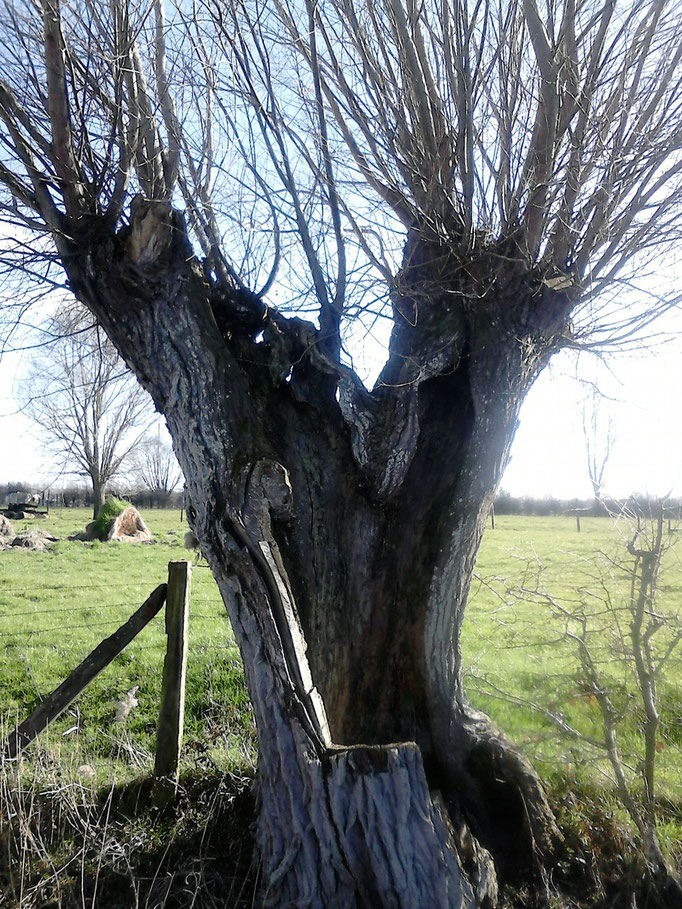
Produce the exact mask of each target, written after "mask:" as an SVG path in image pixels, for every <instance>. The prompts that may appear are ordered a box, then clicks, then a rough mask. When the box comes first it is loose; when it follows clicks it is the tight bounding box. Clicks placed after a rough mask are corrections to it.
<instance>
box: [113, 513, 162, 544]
mask: <svg viewBox="0 0 682 909" xmlns="http://www.w3.org/2000/svg"><path fill="white" fill-rule="evenodd" d="M151 539H152V534H151V531H150V530H149V528H148V527H147V525H146V524H145V522H144V521H143V520H142V517H141V516H140V512H139V511H138V510H137V508H135V507H134V506H132V505H131V506H130V507H129V508H126V509H125V511H122V512H121V514H119V515H117V517H116V518H115V519H114V522H113V524H112V525H111V529H110V530H109V533H108V535H107V540H115V541H118V542H120V543H148V542H150V541H151Z"/></svg>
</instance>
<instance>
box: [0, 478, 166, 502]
mask: <svg viewBox="0 0 682 909" xmlns="http://www.w3.org/2000/svg"><path fill="white" fill-rule="evenodd" d="M11 492H32V493H38V494H40V495H41V496H43V504H45V505H49V506H50V507H51V508H91V507H93V505H94V497H93V492H92V489H90V488H86V487H85V486H79V485H77V484H72V485H69V486H60V487H59V488H58V489H57V488H56V487H53V488H51V489H41V488H40V486H39V485H36V484H30V483H24V482H7V483H0V503H2V502H4V501H5V498H6V496H7V495H9V493H11ZM107 495H112V496H115V497H116V498H119V499H125V500H126V501H128V502H132V504H133V505H135V506H136V507H137V508H182V497H183V493H182V488H180V489H174V490H173V491H171V492H167V491H165V490H163V489H140V488H137V487H127V486H125V484H121V485H120V486H112V487H111V488H110V489H107Z"/></svg>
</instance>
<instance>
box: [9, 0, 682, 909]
mask: <svg viewBox="0 0 682 909" xmlns="http://www.w3.org/2000/svg"><path fill="white" fill-rule="evenodd" d="M169 10H170V11H169ZM169 10H167V9H166V8H165V7H164V5H163V3H162V2H161V0H151V2H150V3H148V4H147V3H143V4H134V5H133V4H128V3H127V2H126V0H111V2H110V3H109V4H108V5H107V6H102V5H100V4H95V3H93V2H90V0H83V2H82V3H79V4H76V5H72V6H66V5H64V6H61V5H60V3H59V2H58V0H41V2H40V3H38V4H34V3H33V2H29V0H15V2H13V3H11V2H10V3H7V4H6V5H5V9H4V11H3V13H2V17H1V23H0V27H1V29H2V36H3V52H2V58H1V60H0V70H1V77H0V120H1V121H2V130H1V132H0V142H1V143H2V156H1V157H0V183H2V185H3V187H4V196H3V200H2V211H3V213H4V216H5V218H6V219H7V220H8V221H9V222H10V223H11V224H12V225H17V228H16V229H19V228H20V229H21V231H22V235H21V236H22V238H25V239H22V245H21V247H20V248H19V250H18V251H17V250H16V249H8V250H7V251H6V253H5V256H4V261H6V263H7V265H8V266H9V267H13V266H14V267H17V268H23V269H24V270H26V271H28V272H30V273H31V276H32V278H33V279H34V280H35V279H37V278H39V279H41V280H51V281H55V282H61V281H63V280H64V275H65V276H66V282H67V283H68V286H69V287H70V289H71V290H72V292H73V293H74V294H75V296H76V297H77V298H78V299H79V300H80V301H81V302H82V303H84V304H85V305H86V306H87V308H88V309H89V310H90V311H91V312H92V313H93V314H94V315H95V316H96V317H97V319H98V320H99V321H100V323H101V324H102V326H103V327H104V329H105V330H106V332H107V334H108V335H109V336H110V337H111V339H112V340H113V342H114V343H115V344H116V346H117V348H118V350H119V351H120V353H121V355H122V356H123V357H124V359H125V361H126V362H127V363H128V364H129V365H130V367H131V368H132V369H133V371H134V372H135V373H136V374H137V376H138V377H139V379H140V381H141V382H142V384H143V385H144V386H145V387H146V388H147V390H148V391H149V392H150V393H151V395H152V397H153V398H154V401H155V404H156V406H157V408H158V409H159V410H160V411H161V412H162V413H163V414H164V415H165V417H166V420H167V424H168V427H169V430H170V433H171V436H172V438H173V442H174V448H175V452H176V454H177V457H178V460H179V462H180V464H181V467H182V470H183V473H184V475H185V477H186V481H187V494H188V499H189V503H190V507H189V508H188V514H189V516H190V519H191V522H192V527H193V530H194V532H195V533H196V536H197V538H198V539H199V541H200V544H201V547H202V551H203V552H204V553H205V555H206V556H207V558H208V561H209V563H210V565H211V568H212V570H213V573H214V575H215V577H216V580H217V582H218V585H219V587H220V590H221V592H222V595H223V598H224V600H225V604H226V607H227V609H228V612H229V614H230V618H231V620H232V624H233V627H234V630H235V636H236V638H237V641H238V643H239V645H240V648H241V652H242V656H243V659H244V664H245V671H246V677H247V683H248V686H249V692H250V695H251V699H252V702H253V706H254V713H255V717H256V722H257V726H258V731H259V740H260V757H259V795H260V814H259V822H258V830H257V840H258V844H259V848H260V850H261V854H262V859H263V882H264V894H265V898H266V900H268V899H269V900H270V902H275V903H277V904H280V905H298V906H319V907H328V906H332V905H338V906H355V905H377V906H403V907H410V909H414V907H420V906H424V907H426V906H429V907H433V906H443V907H444V906H448V907H449V906H472V905H477V906H483V905H489V904H492V903H494V902H495V899H496V893H497V876H498V875H499V876H501V877H502V878H503V879H507V880H508V879H511V878H513V877H514V876H516V877H522V878H525V879H527V880H534V881H535V882H537V881H538V879H539V876H541V872H542V866H543V865H544V864H546V863H547V862H548V861H550V860H551V855H552V851H553V844H554V842H555V837H556V827H555V824H554V821H553V818H552V815H551V812H550V810H549V806H548V804H547V802H546V799H545V797H544V794H543V791H542V787H541V785H540V782H539V780H538V778H537V776H536V774H535V773H534V772H533V770H532V768H531V767H530V765H529V764H528V762H527V761H526V760H525V759H524V758H523V757H522V756H521V755H520V754H518V753H517V752H516V750H515V749H514V748H513V747H512V746H511V744H510V743H509V742H508V741H506V739H505V738H504V737H503V736H502V735H500V733H499V732H497V731H496V730H495V729H494V728H493V727H492V726H491V724H490V723H489V721H488V720H487V719H486V718H485V717H484V716H482V715H481V714H480V713H477V712H476V711H474V710H472V709H471V707H470V706H469V704H468V701H467V698H466V694H465V691H464V687H463V669H462V658H461V651H460V629H461V625H462V621H463V618H464V610H465V605H466V600H467V594H468V591H469V586H470V582H471V574H472V570H473V565H474V562H475V558H476V553H477V551H478V546H479V543H480V539H481V535H482V531H483V526H484V522H485V517H486V515H487V514H488V512H489V509H490V505H491V502H492V497H493V495H494V491H495V488H496V486H497V483H498V481H499V478H500V476H501V473H502V470H503V469H504V466H505V463H506V461H507V457H508V452H509V447H510V444H511V440H512V438H513V435H514V430H515V427H516V422H517V416H518V412H519V407H520V405H521V402H522V401H523V398H524V396H525V394H526V392H527V391H528V388H529V387H530V386H531V384H532V383H533V381H534V380H535V378H536V377H537V375H538V374H539V372H540V371H541V370H542V368H543V367H544V366H545V364H546V363H547V362H548V360H549V359H550V357H551V356H552V355H553V354H554V353H555V352H556V351H558V350H560V349H562V348H565V347H566V346H580V345H583V346H587V345H595V344H604V343H607V342H608V343H611V344H618V345H623V344H625V343H628V341H629V340H630V339H631V338H632V337H634V336H636V335H637V333H638V332H639V333H641V330H643V329H644V328H645V327H646V326H647V325H648V324H649V323H650V322H651V320H652V319H654V318H655V317H656V316H657V315H659V314H660V313H661V312H663V311H665V310H666V308H668V307H670V306H671V305H673V304H674V303H675V302H676V299H677V298H676V297H673V296H670V297H662V296H655V295H653V294H651V293H650V294H649V295H648V296H647V298H646V300H645V302H642V300H641V298H637V297H627V296H625V295H624V294H623V288H624V287H628V286H629V284H630V282H632V280H634V278H633V276H634V275H635V274H637V273H639V274H641V273H642V271H643V269H644V266H645V264H647V263H649V262H653V261H655V260H656V259H657V257H659V256H660V255H661V254H662V253H663V252H664V251H665V249H666V248H668V247H669V246H670V244H672V243H674V242H676V241H677V240H678V239H679V237H680V229H681V228H682V220H681V219H680V198H681V196H682V180H681V179H680V176H681V174H682V155H681V154H680V150H681V148H682V127H681V126H680V123H682V118H681V117H680V103H681V101H682V86H681V82H680V78H681V75H682V68H681V67H680V59H681V57H682V22H680V17H679V15H678V13H677V10H676V8H675V4H674V3H673V2H666V0H647V2H639V3H634V2H625V3H616V2H615V0H583V2H581V0H559V2H554V0H552V2H549V0H548V2H546V3H544V2H543V3H538V2H536V0H511V2H497V0H480V2H462V3H456V4H455V3H451V2H449V0H441V2H435V0H433V2H431V0H427V2H424V3H422V4H416V3H413V2H412V0H327V2H326V3H321V4H315V3H313V2H312V0H304V2H302V3H288V2H287V0H278V2H275V3H272V4H261V3H260V2H258V0H231V2H226V3H218V2H214V0H198V2H197V3H196V4H195V5H194V6H193V7H191V8H190V7H188V6H187V5H186V4H183V3H178V4H177V5H176V6H169ZM167 13H168V17H167ZM173 206H177V208H174V207H173ZM38 262H40V263H42V264H41V265H40V266H38V265H37V263H38ZM614 288H615V289H616V290H617V293H610V292H609V291H610V290H613V289H614ZM623 301H625V302H623ZM276 303H277V304H278V306H275V304H276ZM9 312H10V316H11V315H12V314H13V313H17V312H20V309H19V310H17V309H10V310H9ZM292 313H294V314H293V315H292ZM306 314H308V315H309V318H302V316H303V315H306ZM378 318H382V319H386V320H387V322H388V325H389V327H390V329H391V337H390V342H389V344H388V351H387V359H386V363H385V365H384V367H383V369H382V371H381V373H380V375H379V377H378V380H377V382H376V384H375V385H374V386H373V387H372V388H371V390H370V389H368V388H367V387H365V385H364V384H363V382H362V381H361V378H360V376H359V375H358V373H356V371H355V370H354V369H353V368H352V366H351V361H350V359H349V357H348V355H347V354H345V353H344V349H343V348H344V340H345V339H346V338H348V337H351V336H352V335H353V333H354V332H355V333H356V334H357V327H358V326H360V327H361V329H362V330H367V329H370V328H372V327H373V326H374V325H375V323H376V319H378ZM378 844H380V848H379V846H378ZM457 851H459V857H458V855H457Z"/></svg>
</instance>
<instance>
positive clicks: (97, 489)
mask: <svg viewBox="0 0 682 909" xmlns="http://www.w3.org/2000/svg"><path fill="white" fill-rule="evenodd" d="M104 489H105V484H104V483H103V482H102V479H101V477H100V476H99V474H94V475H93V477H92V518H93V520H96V519H97V516H98V515H99V513H100V511H101V510H102V508H103V507H104V501H105V495H104Z"/></svg>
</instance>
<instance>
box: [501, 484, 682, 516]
mask: <svg viewBox="0 0 682 909" xmlns="http://www.w3.org/2000/svg"><path fill="white" fill-rule="evenodd" d="M660 502H661V500H660V499H659V498H657V497H654V496H650V495H645V494H639V493H636V494H633V495H630V496H627V497H626V498H623V499H617V498H614V497H611V496H602V497H601V498H600V499H595V498H587V499H578V498H572V499H561V498H557V497H556V496H543V497H539V498H538V497H535V496H513V495H511V493H509V492H507V491H506V490H505V489H501V490H500V491H499V493H498V494H497V496H496V497H495V514H497V515H538V516H543V515H545V516H546V515H564V514H580V515H584V516H585V517H605V516H607V515H613V514H620V513H621V512H622V511H627V512H629V513H630V514H631V515H633V516H634V517H637V516H638V515H639V516H640V517H642V518H645V517H646V518H650V517H651V516H652V515H655V514H656V513H657V512H658V510H659V509H660ZM664 512H665V517H666V518H669V519H670V520H671V521H672V520H680V519H681V518H682V498H675V499H666V500H665V508H664Z"/></svg>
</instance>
